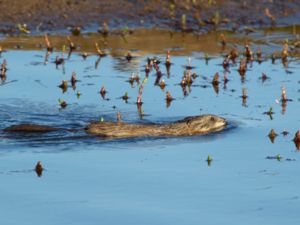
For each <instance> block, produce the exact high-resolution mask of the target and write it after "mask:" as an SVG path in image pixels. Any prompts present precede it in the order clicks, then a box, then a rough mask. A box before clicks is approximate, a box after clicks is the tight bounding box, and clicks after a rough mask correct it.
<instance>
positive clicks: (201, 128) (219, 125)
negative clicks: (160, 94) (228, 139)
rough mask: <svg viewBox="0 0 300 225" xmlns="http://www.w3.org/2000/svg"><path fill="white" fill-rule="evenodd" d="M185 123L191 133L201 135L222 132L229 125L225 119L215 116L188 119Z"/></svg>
mask: <svg viewBox="0 0 300 225" xmlns="http://www.w3.org/2000/svg"><path fill="white" fill-rule="evenodd" d="M183 121H184V122H186V123H187V125H188V126H189V127H190V129H191V131H194V132H201V133H208V132H211V131H218V130H222V129H223V128H224V127H225V126H226V124H227V122H226V120H225V119H224V118H221V117H218V116H215V115H202V116H194V117H187V118H185V119H184V120H183Z"/></svg>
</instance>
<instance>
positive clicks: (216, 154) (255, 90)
mask: <svg viewBox="0 0 300 225" xmlns="http://www.w3.org/2000/svg"><path fill="white" fill-rule="evenodd" d="M58 54H60V53H58ZM141 55H142V54H141ZM202 55H203V54H202V53H201V52H195V53H193V54H192V55H183V56H176V57H175V56H172V62H173V63H174V64H173V65H172V67H171V71H170V77H169V78H168V77H167V75H166V70H165V67H164V66H163V65H161V66H160V67H161V70H162V72H163V73H164V76H163V79H164V80H165V81H166V84H167V86H166V88H165V89H164V90H161V89H160V87H158V86H155V85H154V82H155V73H153V72H152V73H150V75H149V78H148V81H147V83H146V85H145V88H144V92H143V102H144V104H143V105H142V114H141V111H140V112H139V111H138V110H137V106H136V104H135V101H136V97H137V93H138V85H136V84H135V85H134V87H131V85H130V84H129V82H127V81H128V79H129V76H130V74H131V72H134V73H139V74H140V81H142V80H143V78H144V72H143V70H144V67H143V66H144V65H145V63H146V58H147V57H152V55H142V56H140V57H137V58H135V59H134V61H133V62H131V63H128V62H126V61H125V60H124V59H123V58H113V57H111V56H108V57H105V58H103V59H101V61H100V63H99V65H98V68H95V61H96V60H97V57H96V56H90V57H89V58H88V59H87V60H86V61H84V60H83V59H82V58H81V57H80V56H78V55H76V54H73V55H72V56H71V59H70V60H68V61H66V64H65V66H64V69H63V68H62V67H61V66H59V67H58V69H56V67H55V65H54V64H53V63H51V61H54V58H55V56H56V53H54V54H52V55H51V56H50V59H49V63H48V64H47V65H44V63H43V62H44V52H43V51H9V52H6V53H5V54H4V56H3V57H2V58H5V59H7V62H8V69H9V70H8V71H7V79H6V81H5V82H4V83H3V84H2V85H1V86H0V112H1V113H0V121H1V122H0V128H1V129H3V128H5V127H7V126H10V125H12V124H19V123H26V122H30V123H38V124H46V125H51V126H55V127H60V128H68V129H75V130H76V131H74V132H69V131H59V132H54V133H48V134H44V135H29V134H28V135H25V136H24V135H15V134H8V133H5V132H1V133H0V136H1V139H0V140H1V141H0V149H1V151H0V178H1V181H2V182H1V185H0V199H1V203H0V214H1V217H0V218H1V219H0V221H1V224H23V225H25V224H37V223H41V221H42V223H43V224H99V223H102V224H172V225H174V224H200V223H204V224H220V223H223V224H241V222H242V223H243V224H249V225H250V224H270V225H271V224H272V225H274V224H275V225H276V224H283V223H287V224H298V223H299V222H300V218H299V216H298V211H299V209H300V199H299V197H300V191H299V190H300V189H299V187H300V181H299V180H298V179H297V178H296V177H297V175H298V171H299V169H300V166H299V160H300V158H299V153H298V152H297V150H296V147H295V145H294V143H293V142H292V139H293V136H294V133H295V132H296V131H297V130H298V129H299V89H300V86H299V83H298V81H299V76H298V73H299V69H300V64H299V60H296V59H290V61H291V62H290V63H289V66H288V68H284V67H283V65H282V64H281V62H280V61H279V60H277V61H276V63H275V64H274V65H273V64H271V61H270V60H269V61H266V62H263V63H261V64H259V63H257V62H253V65H252V67H251V68H249V71H247V74H246V79H245V81H244V82H242V81H241V78H240V75H239V74H238V72H237V66H232V67H231V68H230V73H227V76H228V78H229V80H230V81H229V82H228V83H227V86H226V88H225V87H224V86H223V83H222V81H223V78H222V76H223V68H222V66H221V64H222V61H223V60H222V58H220V57H214V58H213V59H211V60H210V61H209V62H208V64H206V62H205V60H203V59H202ZM189 56H190V57H192V65H193V66H195V69H193V72H195V73H196V74H197V75H199V76H198V77H197V78H196V80H195V82H194V83H193V85H192V86H191V90H187V96H184V94H183V91H182V89H181V86H180V85H179V82H180V80H181V77H182V75H183V71H184V65H186V63H187V59H188V57H189ZM159 58H160V59H161V60H162V61H164V56H163V55H160V56H159ZM73 71H75V72H76V74H77V79H78V80H80V82H77V83H76V90H73V89H72V87H68V90H67V92H65V93H62V90H61V89H60V88H58V85H59V84H60V83H61V81H62V80H68V81H69V80H70V78H71V73H72V72H73ZM216 72H219V73H220V76H221V79H220V80H221V83H220V85H219V92H218V93H216V92H215V90H214V89H213V87H212V85H211V80H212V78H213V75H214V74H215V73H216ZM262 72H264V73H266V74H267V75H268V76H269V77H270V79H268V80H266V81H265V82H262V80H261V79H259V78H260V77H261V74H262ZM69 83H70V82H69ZM102 85H104V86H105V88H106V90H107V94H106V98H109V100H104V99H102V97H101V96H100V94H99V91H100V88H101V86H102ZM281 86H285V87H286V90H287V96H288V98H290V99H292V101H289V102H287V106H286V109H284V108H282V106H281V103H277V100H280V95H281V94H280V93H281ZM242 88H247V90H248V96H249V97H248V98H247V102H246V103H243V102H242V98H241V97H240V96H241V95H242ZM167 90H169V91H170V92H171V95H172V96H173V97H174V98H175V100H174V101H173V102H172V103H171V105H170V106H169V107H166V102H165V100H164V99H165V93H166V91H167ZM77 91H80V92H81V93H82V95H81V96H80V97H79V98H77V95H76V92H77ZM126 91H127V92H128V95H129V96H130V99H129V102H128V103H127V104H126V103H125V102H124V101H123V100H122V99H120V97H121V96H122V95H123V94H124V93H125V92H126ZM59 98H60V99H63V100H65V101H66V102H67V103H68V106H67V107H66V108H65V109H60V106H59V104H58V99H59ZM276 99H277V100H276ZM270 107H272V108H273V111H274V115H273V118H272V119H270V118H269V116H267V115H265V114H263V113H264V112H266V111H268V110H269V108H270ZM117 111H121V113H122V118H123V120H124V121H128V122H170V121H175V120H177V119H182V118H183V117H185V116H190V115H198V114H205V113H212V114H216V115H219V116H222V117H225V118H226V119H228V121H229V126H228V128H227V129H225V130H224V131H222V132H219V133H216V134H211V135H206V136H195V137H182V138H135V139H121V140H108V139H101V138H98V137H95V136H89V135H87V134H86V133H85V132H84V130H83V129H82V128H84V127H85V126H86V125H87V124H88V123H89V122H90V121H94V120H99V119H100V118H101V117H103V118H104V119H105V120H115V118H116V113H117ZM272 128H274V129H275V131H276V132H277V133H278V134H279V136H278V137H277V138H276V139H275V143H274V144H273V143H271V141H270V140H269V138H268V136H267V135H268V133H269V131H270V130H271V129H272ZM284 129H287V130H288V131H289V132H290V133H289V134H288V135H287V136H286V137H284V136H283V135H281V134H280V133H281V132H282V131H283V130H284ZM277 154H280V155H281V156H282V157H283V158H282V159H281V160H280V161H277V160H276V159H275V160H268V159H266V157H267V156H276V155H277ZM208 155H211V156H212V158H213V161H212V163H211V165H210V166H208V164H207V162H206V158H207V156H208ZM286 159H292V161H287V160H286ZM39 160H40V161H41V162H42V164H43V165H44V167H45V171H44V172H43V175H42V176H41V177H37V175H36V173H35V171H34V167H35V164H36V162H37V161H39Z"/></svg>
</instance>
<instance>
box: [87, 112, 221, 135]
mask: <svg viewBox="0 0 300 225" xmlns="http://www.w3.org/2000/svg"><path fill="white" fill-rule="evenodd" d="M225 126H226V120H225V119H223V118H220V117H217V116H214V115H202V116H192V117H186V118H184V119H183V120H179V121H176V122H173V123H167V124H137V123H136V124H134V123H124V122H117V123H115V122H94V123H91V124H90V125H88V126H87V128H86V131H87V132H88V133H91V134H96V135H100V136H105V137H113V138H130V137H140V136H148V137H149V136H153V137H156V136H192V135H202V134H208V133H211V132H216V131H220V130H222V129H223V128H225Z"/></svg>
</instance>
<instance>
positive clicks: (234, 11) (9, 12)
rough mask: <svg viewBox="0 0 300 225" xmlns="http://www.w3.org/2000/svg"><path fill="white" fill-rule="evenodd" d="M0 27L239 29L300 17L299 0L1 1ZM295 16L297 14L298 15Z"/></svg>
mask: <svg viewBox="0 0 300 225" xmlns="http://www.w3.org/2000/svg"><path fill="white" fill-rule="evenodd" d="M0 11H1V13H0V20H1V25H0V32H2V33H9V34H17V33H19V32H20V31H19V29H18V28H17V24H24V23H26V24H27V25H28V28H29V30H30V31H31V34H34V33H39V32H44V31H60V32H61V31H65V32H68V30H67V28H68V27H69V28H70V27H73V26H80V27H82V29H83V31H96V30H97V29H98V28H99V26H100V27H101V26H102V23H103V21H104V20H106V21H107V23H108V25H109V27H110V28H111V29H114V28H123V27H124V26H129V27H133V28H136V27H159V28H168V29H176V30H180V29H186V30H197V31H199V30H200V31H207V30H210V29H215V28H222V27H226V28H231V29H234V30H236V29H242V28H243V26H245V25H248V26H249V25H252V26H260V25H261V26H270V25H271V24H276V25H282V24H286V25H292V24H294V23H296V22H297V21H299V18H300V13H299V12H300V2H299V1H297V0H290V1H276V0H272V1H271V0H268V1H267V0H265V1H261V0H254V1H237V0H230V1H224V0H215V1H208V0H207V1H206V0H205V1H204V0H201V1H200V0H186V1H176V0H171V1H157V0H148V1H145V0H131V1H129V0H127V1H125V0H111V1H109V2H107V1H96V0H83V1H78V0H51V1H50V0H47V1H39V0H24V1H18V0H1V1H0ZM297 18H298V19H297Z"/></svg>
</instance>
